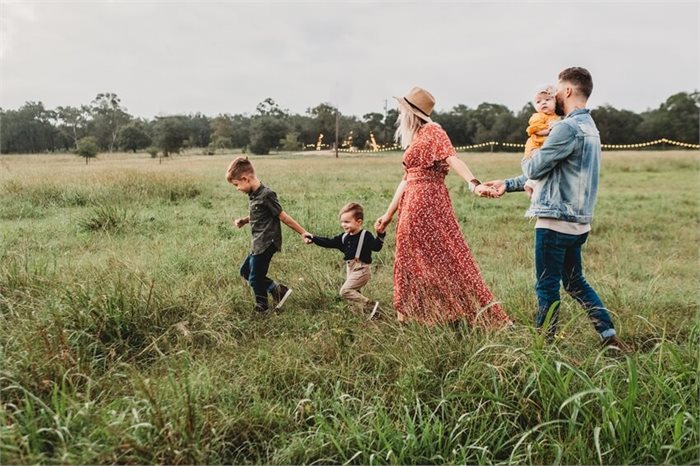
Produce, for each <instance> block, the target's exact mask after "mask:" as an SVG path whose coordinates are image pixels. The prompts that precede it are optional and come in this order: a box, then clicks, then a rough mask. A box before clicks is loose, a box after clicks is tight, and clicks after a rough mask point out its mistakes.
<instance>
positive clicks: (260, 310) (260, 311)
mask: <svg viewBox="0 0 700 466" xmlns="http://www.w3.org/2000/svg"><path fill="white" fill-rule="evenodd" d="M253 312H254V313H255V314H256V315H259V316H264V315H267V314H269V312H270V308H269V307H267V306H260V305H258V304H256V305H255V306H254V307H253Z"/></svg>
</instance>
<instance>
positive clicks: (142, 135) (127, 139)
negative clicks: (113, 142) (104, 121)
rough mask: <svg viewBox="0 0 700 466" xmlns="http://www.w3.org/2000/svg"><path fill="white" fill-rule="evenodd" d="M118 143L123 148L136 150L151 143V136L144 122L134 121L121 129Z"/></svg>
mask: <svg viewBox="0 0 700 466" xmlns="http://www.w3.org/2000/svg"><path fill="white" fill-rule="evenodd" d="M117 145H118V146H119V148H120V149H122V150H130V151H132V152H136V151H137V150H140V149H145V148H146V147H148V146H150V145H151V137H150V136H149V135H148V133H147V132H146V128H145V127H144V125H143V123H141V122H139V121H134V122H131V123H129V124H128V125H126V126H124V127H123V128H122V129H120V130H119V136H118V138H117Z"/></svg>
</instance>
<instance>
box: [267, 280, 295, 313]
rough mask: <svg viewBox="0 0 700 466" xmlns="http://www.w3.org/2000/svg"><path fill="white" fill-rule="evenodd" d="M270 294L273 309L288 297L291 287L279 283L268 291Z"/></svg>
mask: <svg viewBox="0 0 700 466" xmlns="http://www.w3.org/2000/svg"><path fill="white" fill-rule="evenodd" d="M270 294H271V295H272V301H274V302H275V309H279V308H281V307H282V305H283V304H284V302H285V301H286V300H287V298H289V295H290V294H292V289H291V288H288V287H286V286H284V285H282V284H281V283H279V284H277V286H275V288H274V289H273V290H272V291H271V292H270Z"/></svg>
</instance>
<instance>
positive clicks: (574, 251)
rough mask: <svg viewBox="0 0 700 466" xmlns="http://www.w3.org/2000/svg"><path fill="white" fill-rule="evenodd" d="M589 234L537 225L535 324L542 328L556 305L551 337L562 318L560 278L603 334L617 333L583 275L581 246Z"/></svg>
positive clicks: (604, 336) (550, 327)
mask: <svg viewBox="0 0 700 466" xmlns="http://www.w3.org/2000/svg"><path fill="white" fill-rule="evenodd" d="M587 238H588V233H584V234H582V235H567V234H565V233H559V232H558V231H554V230H549V229H547V228H536V229H535V270H536V273H537V284H536V285H535V291H536V292H537V301H538V310H537V315H536V317H535V326H536V327H537V328H538V329H539V328H542V326H543V325H544V323H545V320H546V318H547V313H548V311H549V309H550V307H552V305H555V306H554V310H553V312H552V316H551V319H550V322H549V329H548V330H547V336H548V337H549V338H553V337H554V334H555V333H556V331H557V324H558V321H559V300H560V296H559V288H560V282H562V283H563V284H564V289H565V290H566V291H567V293H569V294H570V295H571V297H572V298H574V299H575V300H576V301H578V302H579V303H580V304H581V305H582V306H583V308H584V309H585V310H586V312H588V316H589V317H590V318H591V321H593V326H594V327H595V329H596V331H597V332H598V333H599V334H600V337H601V338H603V339H605V338H609V337H611V336H613V335H615V333H616V332H615V328H614V326H613V323H612V320H611V319H610V314H609V313H608V310H607V309H606V308H605V306H604V305H603V303H602V301H601V300H600V298H599V297H598V294H597V293H596V292H595V290H594V289H593V288H592V287H591V285H589V284H588V282H587V281H586V279H585V278H584V277H583V264H582V261H581V246H582V245H583V244H584V243H585V242H586V239H587Z"/></svg>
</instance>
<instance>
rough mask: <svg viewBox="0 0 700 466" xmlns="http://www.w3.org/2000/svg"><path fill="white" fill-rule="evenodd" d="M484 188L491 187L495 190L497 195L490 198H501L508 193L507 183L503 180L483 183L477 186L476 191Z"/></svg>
mask: <svg viewBox="0 0 700 466" xmlns="http://www.w3.org/2000/svg"><path fill="white" fill-rule="evenodd" d="M482 186H486V187H490V188H492V189H493V191H494V192H495V194H496V195H495V196H490V197H494V198H499V197H501V196H503V195H504V194H505V193H506V182H505V181H503V180H492V181H486V182H485V183H482V184H480V185H479V186H477V187H476V189H477V190H478V189H479V188H480V187H482ZM477 190H475V191H474V192H477Z"/></svg>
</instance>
